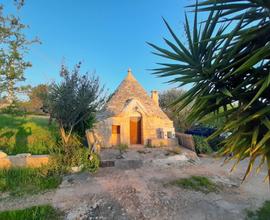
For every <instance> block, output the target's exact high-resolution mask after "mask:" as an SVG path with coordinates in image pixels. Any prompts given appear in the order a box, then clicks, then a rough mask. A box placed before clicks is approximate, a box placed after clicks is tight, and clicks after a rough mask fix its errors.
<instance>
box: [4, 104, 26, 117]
mask: <svg viewBox="0 0 270 220" xmlns="http://www.w3.org/2000/svg"><path fill="white" fill-rule="evenodd" d="M1 113H2V114H9V115H12V116H25V115H26V111H25V110H24V109H23V108H20V107H19V105H18V104H17V103H16V102H14V103H12V104H11V105H9V106H8V107H6V108H4V109H1Z"/></svg>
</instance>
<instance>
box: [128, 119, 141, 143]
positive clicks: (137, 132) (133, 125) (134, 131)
mask: <svg viewBox="0 0 270 220" xmlns="http://www.w3.org/2000/svg"><path fill="white" fill-rule="evenodd" d="M141 131H142V120H141V117H131V118H130V144H142V132H141Z"/></svg>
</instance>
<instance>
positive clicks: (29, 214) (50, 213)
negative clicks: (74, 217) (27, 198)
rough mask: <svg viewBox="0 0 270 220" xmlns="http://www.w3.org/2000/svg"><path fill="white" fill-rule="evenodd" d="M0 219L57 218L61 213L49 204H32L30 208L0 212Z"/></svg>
mask: <svg viewBox="0 0 270 220" xmlns="http://www.w3.org/2000/svg"><path fill="white" fill-rule="evenodd" d="M0 219H5V220H22V219H27V220H37V219H38V220H48V219H50V220H58V219H62V213H61V212H59V211H58V210H56V209H54V208H53V207H52V206H50V205H42V206H33V207H31V208H26V209H19V210H11V211H4V212H0Z"/></svg>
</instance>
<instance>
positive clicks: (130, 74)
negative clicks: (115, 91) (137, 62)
mask: <svg viewBox="0 0 270 220" xmlns="http://www.w3.org/2000/svg"><path fill="white" fill-rule="evenodd" d="M126 79H128V80H131V81H135V80H136V79H135V78H134V76H133V74H132V71H131V69H130V68H128V74H127V77H126Z"/></svg>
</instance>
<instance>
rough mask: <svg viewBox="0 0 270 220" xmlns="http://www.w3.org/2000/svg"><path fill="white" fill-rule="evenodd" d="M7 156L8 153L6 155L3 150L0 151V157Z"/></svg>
mask: <svg viewBox="0 0 270 220" xmlns="http://www.w3.org/2000/svg"><path fill="white" fill-rule="evenodd" d="M7 156H8V155H7V154H6V153H5V152H3V151H0V159H2V158H6V157H7Z"/></svg>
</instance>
